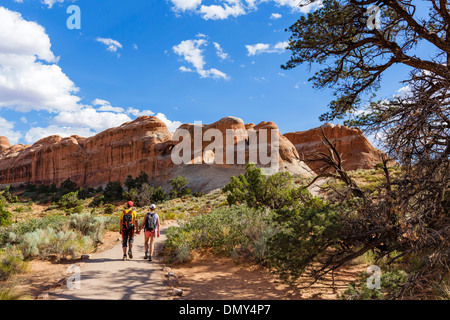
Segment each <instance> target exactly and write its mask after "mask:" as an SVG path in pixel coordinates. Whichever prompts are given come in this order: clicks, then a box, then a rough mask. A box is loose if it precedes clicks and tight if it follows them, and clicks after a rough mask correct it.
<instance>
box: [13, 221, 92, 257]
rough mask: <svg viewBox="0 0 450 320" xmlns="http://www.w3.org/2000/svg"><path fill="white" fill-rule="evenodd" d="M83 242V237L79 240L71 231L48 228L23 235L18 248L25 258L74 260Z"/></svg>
mask: <svg viewBox="0 0 450 320" xmlns="http://www.w3.org/2000/svg"><path fill="white" fill-rule="evenodd" d="M85 241H86V239H84V237H83V239H81V240H79V236H78V234H77V233H76V232H74V231H72V230H68V231H56V230H55V229H53V228H50V227H48V228H46V229H38V230H36V231H33V232H30V233H27V234H25V235H24V237H23V239H22V242H21V243H20V244H19V245H18V246H19V248H20V250H21V251H22V253H23V255H24V257H25V258H31V257H40V258H47V257H49V256H55V257H57V258H66V257H69V256H71V257H72V258H75V257H76V253H77V249H83V248H82V244H83V245H84V244H85V243H84V242H85Z"/></svg>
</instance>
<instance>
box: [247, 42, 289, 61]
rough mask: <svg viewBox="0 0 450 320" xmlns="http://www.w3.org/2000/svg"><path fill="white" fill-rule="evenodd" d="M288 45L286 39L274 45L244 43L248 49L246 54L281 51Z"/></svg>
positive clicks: (253, 54)
mask: <svg viewBox="0 0 450 320" xmlns="http://www.w3.org/2000/svg"><path fill="white" fill-rule="evenodd" d="M288 45H289V43H288V42H287V41H283V42H277V43H276V44H275V45H273V46H272V45H270V44H267V43H257V44H251V45H246V46H245V47H246V48H247V51H248V54H247V55H248V56H249V57H250V56H255V55H258V54H261V53H282V52H284V50H286V47H287V46H288Z"/></svg>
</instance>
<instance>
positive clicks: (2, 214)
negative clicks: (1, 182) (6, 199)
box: [0, 200, 12, 227]
mask: <svg viewBox="0 0 450 320" xmlns="http://www.w3.org/2000/svg"><path fill="white" fill-rule="evenodd" d="M11 223H12V221H11V212H9V211H8V210H6V209H5V206H4V205H3V201H2V200H0V227H1V226H7V225H10V224H11Z"/></svg>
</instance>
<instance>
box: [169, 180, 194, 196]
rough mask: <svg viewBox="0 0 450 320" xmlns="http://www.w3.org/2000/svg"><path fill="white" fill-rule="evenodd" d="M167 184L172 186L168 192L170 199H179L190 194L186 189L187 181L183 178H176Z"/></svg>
mask: <svg viewBox="0 0 450 320" xmlns="http://www.w3.org/2000/svg"><path fill="white" fill-rule="evenodd" d="M169 183H170V185H171V186H172V190H171V192H170V198H171V199H175V198H179V197H182V196H185V195H189V194H191V193H192V192H191V190H190V189H189V188H187V187H186V186H187V183H188V180H187V178H185V177H180V176H178V177H176V178H174V179H172V180H170V181H169Z"/></svg>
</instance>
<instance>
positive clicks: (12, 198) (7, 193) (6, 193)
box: [2, 186, 19, 203]
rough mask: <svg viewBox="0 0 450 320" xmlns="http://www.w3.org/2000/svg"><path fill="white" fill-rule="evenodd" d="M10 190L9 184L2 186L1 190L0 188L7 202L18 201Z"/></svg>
mask: <svg viewBox="0 0 450 320" xmlns="http://www.w3.org/2000/svg"><path fill="white" fill-rule="evenodd" d="M11 191H13V189H12V188H11V186H6V187H4V188H3V190H2V197H3V198H4V199H5V200H6V201H7V202H9V203H16V202H19V198H18V197H17V196H14V195H13V194H12V193H11Z"/></svg>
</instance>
